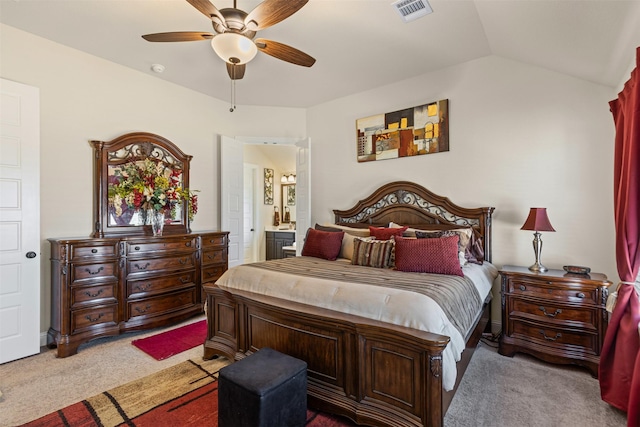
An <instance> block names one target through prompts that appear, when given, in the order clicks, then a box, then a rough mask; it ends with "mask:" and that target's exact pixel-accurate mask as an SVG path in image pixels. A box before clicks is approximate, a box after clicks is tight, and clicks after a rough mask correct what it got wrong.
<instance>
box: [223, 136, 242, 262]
mask: <svg viewBox="0 0 640 427" xmlns="http://www.w3.org/2000/svg"><path fill="white" fill-rule="evenodd" d="M243 145H244V144H243V143H242V142H241V141H237V140H235V139H233V138H229V137H228V136H222V137H221V138H220V187H221V189H220V198H221V206H220V209H221V212H220V222H221V224H220V225H221V226H222V230H223V231H228V232H229V268H231V267H235V266H236V265H240V264H242V262H243V260H244V243H243V242H244V236H243V230H244V228H243V225H242V224H243V219H244V218H243V215H244V214H243V211H244V209H243V204H244V198H243V195H242V193H243V189H244V184H243V182H244V153H243Z"/></svg>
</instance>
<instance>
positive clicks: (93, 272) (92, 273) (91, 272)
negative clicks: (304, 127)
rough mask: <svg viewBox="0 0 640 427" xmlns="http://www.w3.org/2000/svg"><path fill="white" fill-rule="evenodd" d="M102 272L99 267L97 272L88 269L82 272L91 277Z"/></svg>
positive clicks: (101, 268) (102, 268)
mask: <svg viewBox="0 0 640 427" xmlns="http://www.w3.org/2000/svg"><path fill="white" fill-rule="evenodd" d="M102 270H104V267H100V268H99V269H98V271H91V270H89V269H88V268H85V269H84V271H86V272H87V273H89V274H91V275H92V276H95V275H96V274H98V273H100V272H101V271H102Z"/></svg>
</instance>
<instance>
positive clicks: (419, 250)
mask: <svg viewBox="0 0 640 427" xmlns="http://www.w3.org/2000/svg"><path fill="white" fill-rule="evenodd" d="M395 241H396V246H395V252H396V260H395V262H396V270H399V271H411V272H415V273H435V274H448V275H451V276H464V274H463V273H462V268H461V267H460V260H459V259H458V236H452V237H439V238H435V239H405V238H402V237H396V238H395Z"/></svg>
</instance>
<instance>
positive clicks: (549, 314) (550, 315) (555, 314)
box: [538, 306, 562, 317]
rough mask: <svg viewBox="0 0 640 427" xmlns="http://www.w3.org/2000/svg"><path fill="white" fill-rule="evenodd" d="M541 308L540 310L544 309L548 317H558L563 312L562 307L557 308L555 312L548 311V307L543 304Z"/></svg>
mask: <svg viewBox="0 0 640 427" xmlns="http://www.w3.org/2000/svg"><path fill="white" fill-rule="evenodd" d="M538 308H539V309H540V311H542V312H543V313H544V315H545V316H547V317H556V316H557V315H558V314H560V313H562V309H561V308H557V309H556V312H555V313H553V314H552V313H547V309H546V308H544V307H543V306H540V307H538Z"/></svg>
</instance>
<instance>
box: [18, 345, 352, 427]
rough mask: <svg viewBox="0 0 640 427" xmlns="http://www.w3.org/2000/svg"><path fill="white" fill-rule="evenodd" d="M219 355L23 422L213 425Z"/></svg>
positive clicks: (314, 421) (316, 416)
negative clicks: (217, 357)
mask: <svg viewBox="0 0 640 427" xmlns="http://www.w3.org/2000/svg"><path fill="white" fill-rule="evenodd" d="M228 363H229V362H228V360H227V359H225V358H223V357H221V358H219V359H214V360H205V361H200V362H195V361H193V360H188V361H186V362H182V363H180V364H178V365H176V366H172V367H171V368H167V369H165V370H163V371H160V372H158V373H155V374H153V375H149V376H147V377H144V378H141V379H139V380H136V381H132V382H130V383H128V384H125V385H123V386H120V387H116V388H114V389H112V390H109V391H106V392H104V393H101V394H99V395H97V396H93V397H90V398H88V399H86V400H83V401H82V402H78V403H76V404H74V405H71V406H68V407H66V408H63V409H60V410H58V411H56V412H52V413H51V414H49V415H45V416H44V417H42V418H39V419H37V420H35V421H31V422H29V423H27V424H24V426H28V427H54V426H55V427H58V426H67V427H68V426H72V427H90V426H91V427H92V426H104V427H115V426H129V427H143V426H149V427H163V426H172V427H173V426H187V427H188V426H194V427H195V426H212V427H215V426H217V424H218V382H217V378H218V372H219V371H220V369H222V368H223V367H224V366H226V365H227V364H228ZM354 425H355V424H353V423H351V422H350V421H349V420H348V419H346V418H341V417H334V416H332V415H329V414H325V413H321V412H316V411H313V410H308V411H307V426H309V427H338V426H354Z"/></svg>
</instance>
